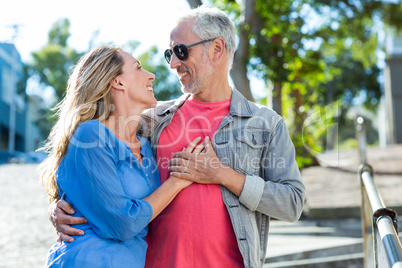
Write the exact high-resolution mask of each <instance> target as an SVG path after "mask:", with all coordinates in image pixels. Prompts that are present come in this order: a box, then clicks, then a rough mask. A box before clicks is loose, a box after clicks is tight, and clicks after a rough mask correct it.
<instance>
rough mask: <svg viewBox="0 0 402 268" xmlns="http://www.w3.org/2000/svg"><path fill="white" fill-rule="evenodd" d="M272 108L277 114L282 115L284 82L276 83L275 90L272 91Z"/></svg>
mask: <svg viewBox="0 0 402 268" xmlns="http://www.w3.org/2000/svg"><path fill="white" fill-rule="evenodd" d="M272 93H273V94H272V95H273V96H272V110H274V111H275V112H276V113H277V114H279V115H282V82H281V81H277V82H275V83H274V92H272Z"/></svg>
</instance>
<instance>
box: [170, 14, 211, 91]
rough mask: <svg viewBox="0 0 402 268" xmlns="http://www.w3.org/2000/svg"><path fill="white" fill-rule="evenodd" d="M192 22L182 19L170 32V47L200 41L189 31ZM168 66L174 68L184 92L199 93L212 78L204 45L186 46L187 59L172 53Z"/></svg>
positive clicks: (206, 86)
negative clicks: (181, 58) (180, 58)
mask: <svg viewBox="0 0 402 268" xmlns="http://www.w3.org/2000/svg"><path fill="white" fill-rule="evenodd" d="M192 24H193V22H192V21H183V22H181V23H179V24H178V25H177V26H176V28H174V29H173V30H172V32H171V34H170V47H171V48H173V47H174V46H175V45H178V44H184V45H186V46H189V45H192V44H194V43H197V42H200V41H202V40H200V38H198V37H197V36H195V35H194V34H193V33H192V32H191V27H192ZM170 68H171V69H176V71H177V76H178V77H179V80H180V83H181V85H182V91H183V92H184V93H191V94H194V95H196V94H199V93H201V92H202V91H204V90H205V89H207V88H208V84H209V81H210V79H211V78H212V77H211V76H212V74H213V68H212V66H211V64H210V61H209V57H208V51H204V45H202V44H201V45H197V46H194V47H191V48H188V59H187V60H185V61H181V60H179V59H178V58H177V56H176V55H174V54H173V56H172V59H171V62H170Z"/></svg>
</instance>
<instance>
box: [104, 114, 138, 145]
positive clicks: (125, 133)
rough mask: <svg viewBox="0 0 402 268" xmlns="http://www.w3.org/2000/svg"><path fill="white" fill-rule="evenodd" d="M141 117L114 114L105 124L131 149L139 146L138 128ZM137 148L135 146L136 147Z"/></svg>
mask: <svg viewBox="0 0 402 268" xmlns="http://www.w3.org/2000/svg"><path fill="white" fill-rule="evenodd" d="M140 118H141V116H138V115H132V116H124V115H121V114H120V115H117V114H114V113H112V114H111V115H110V116H109V118H108V119H107V120H106V121H105V122H104V124H105V126H107V127H108V128H109V129H110V130H111V131H112V132H113V134H114V135H115V136H116V137H117V138H118V139H119V140H121V141H124V142H126V143H127V144H128V145H129V146H130V147H133V145H135V144H138V143H139V140H138V138H137V127H138V123H139V119H140ZM134 147H135V146H134Z"/></svg>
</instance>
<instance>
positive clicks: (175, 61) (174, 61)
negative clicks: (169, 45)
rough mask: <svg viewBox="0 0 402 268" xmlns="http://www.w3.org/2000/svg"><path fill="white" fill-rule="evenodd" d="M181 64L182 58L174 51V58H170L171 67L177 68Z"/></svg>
mask: <svg viewBox="0 0 402 268" xmlns="http://www.w3.org/2000/svg"><path fill="white" fill-rule="evenodd" d="M180 65H181V60H179V59H178V58H177V56H176V55H175V54H174V53H173V55H172V58H171V59H170V69H177V68H178V67H179V66H180Z"/></svg>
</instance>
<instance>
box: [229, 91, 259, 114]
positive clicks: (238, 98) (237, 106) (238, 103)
mask: <svg viewBox="0 0 402 268" xmlns="http://www.w3.org/2000/svg"><path fill="white" fill-rule="evenodd" d="M229 114H230V115H236V116H241V117H251V116H253V113H252V111H251V106H250V103H249V101H248V100H247V99H246V98H245V97H244V96H243V95H242V94H241V93H240V92H239V91H238V90H237V89H235V88H233V89H232V100H231V101H230V111H229Z"/></svg>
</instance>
